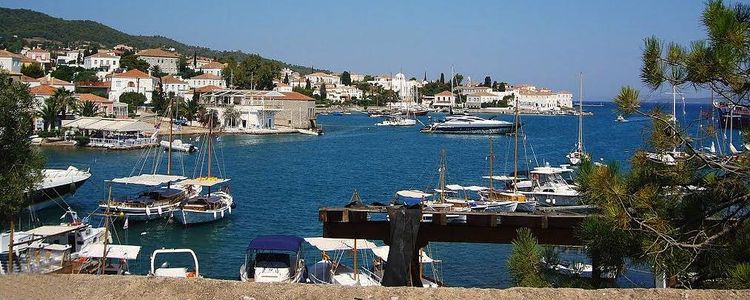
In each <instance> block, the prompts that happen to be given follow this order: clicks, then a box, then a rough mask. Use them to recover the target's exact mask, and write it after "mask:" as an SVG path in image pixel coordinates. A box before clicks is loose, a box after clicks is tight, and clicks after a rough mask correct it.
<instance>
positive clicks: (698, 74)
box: [578, 1, 750, 287]
mask: <svg viewBox="0 0 750 300" xmlns="http://www.w3.org/2000/svg"><path fill="white" fill-rule="evenodd" d="M702 21H703V26H704V27H705V28H706V32H707V33H708V38H707V39H706V40H701V41H696V42H693V43H691V44H690V45H689V47H684V46H682V45H678V44H675V43H664V42H662V41H660V40H658V39H657V38H656V37H649V38H646V39H645V41H644V47H643V55H642V60H643V66H642V68H641V74H640V77H641V79H642V81H643V82H644V83H645V84H646V85H647V86H648V87H649V88H651V89H653V90H657V89H661V88H669V89H670V90H671V89H672V88H673V87H674V88H676V89H679V88H680V87H681V86H685V85H689V86H692V87H694V88H698V89H709V90H712V91H713V92H714V93H715V94H717V95H718V96H719V98H720V99H721V101H722V102H725V103H728V104H730V105H735V106H742V107H748V106H749V105H750V99H749V98H748V97H747V95H748V92H750V77H748V76H747V74H750V30H748V29H749V28H750V6H748V5H747V4H742V3H740V4H737V5H735V6H733V7H732V6H726V5H724V4H723V3H722V2H721V1H709V2H708V3H707V4H706V7H705V10H704V12H703V20H702ZM670 92H671V91H670ZM615 102H616V103H617V104H618V107H619V109H620V110H621V112H623V113H633V114H639V115H643V116H646V117H649V118H650V119H651V120H652V123H653V128H652V132H651V136H650V137H649V140H648V143H647V144H648V147H649V148H650V149H648V150H649V151H651V152H650V153H647V152H645V151H638V152H637V153H636V154H635V155H634V156H633V158H632V160H631V169H630V170H629V171H627V172H623V171H621V170H619V168H617V167H616V166H592V165H589V166H585V165H584V166H582V167H581V169H580V174H579V176H578V184H579V190H580V193H581V195H582V197H583V200H584V201H585V202H586V203H588V204H592V205H595V206H596V207H597V208H599V209H600V211H601V212H602V218H603V219H602V220H601V221H603V222H604V223H602V224H607V226H612V227H611V228H612V229H613V230H617V231H623V232H625V233H626V234H627V235H628V236H631V237H632V241H633V244H634V245H637V247H634V248H635V249H634V250H633V251H632V252H630V253H628V254H627V255H628V256H629V257H631V258H632V259H636V260H640V261H643V262H645V263H647V264H649V265H651V266H653V268H654V270H655V272H656V273H657V274H659V273H662V274H666V276H667V278H668V281H669V283H670V284H676V285H680V286H685V287H717V286H729V284H731V283H732V282H735V283H738V284H739V283H741V282H742V281H743V280H744V279H743V278H748V277H745V275H744V274H746V270H745V267H743V266H742V265H743V264H747V263H750V253H748V251H747V247H748V246H750V242H748V241H750V229H748V227H749V225H748V222H749V221H748V220H747V219H748V218H750V214H748V213H747V211H749V210H750V184H749V183H750V180H749V179H750V165H748V161H749V160H748V157H747V154H740V155H736V156H732V157H729V156H717V155H713V154H708V153H704V152H703V151H702V150H701V149H696V147H694V145H693V141H694V138H693V137H691V136H690V135H689V134H688V131H687V130H686V129H685V128H681V127H680V126H679V125H678V124H675V122H674V121H673V120H674V119H673V118H674V116H672V115H670V114H667V113H664V112H663V111H661V109H658V108H657V109H654V110H651V111H642V110H641V107H640V102H641V101H640V99H639V92H638V91H637V90H635V89H633V88H631V87H623V88H622V89H621V91H620V93H619V95H618V96H617V97H616V98H615ZM673 149H676V150H678V151H683V152H684V153H686V155H684V156H677V157H676V159H674V162H673V163H664V162H663V160H661V159H654V158H653V157H654V155H655V154H654V153H656V155H670V156H671V155H672V154H671V153H672V151H673ZM656 157H657V158H658V157H660V156H656ZM601 233H602V231H598V230H596V231H591V232H588V233H585V232H584V233H582V235H583V236H584V239H586V238H585V237H588V239H590V240H592V241H596V240H597V239H598V238H601V237H596V235H600V234H601ZM600 242H601V241H600ZM600 242H599V243H600ZM613 242H614V240H609V241H608V242H607V243H613ZM743 248H744V249H745V250H739V249H743ZM606 254H608V255H609V254H611V253H606ZM616 254H617V255H613V256H621V255H623V253H616ZM617 261H618V262H619V260H617Z"/></svg>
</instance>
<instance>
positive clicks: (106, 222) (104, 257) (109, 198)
mask: <svg viewBox="0 0 750 300" xmlns="http://www.w3.org/2000/svg"><path fill="white" fill-rule="evenodd" d="M110 203H112V182H110V183H109V195H108V196H107V209H106V210H105V211H104V250H102V261H101V262H100V263H99V265H100V267H101V268H100V269H99V274H104V267H105V266H106V265H107V264H106V262H107V245H108V244H109V224H110V221H109V217H110V209H109V204H110Z"/></svg>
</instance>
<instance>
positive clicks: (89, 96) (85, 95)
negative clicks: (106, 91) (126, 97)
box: [78, 93, 112, 103]
mask: <svg viewBox="0 0 750 300" xmlns="http://www.w3.org/2000/svg"><path fill="white" fill-rule="evenodd" d="M78 99H80V100H81V101H91V102H98V103H101V102H112V101H110V100H109V99H107V98H104V97H100V96H97V95H94V94H90V93H83V94H78Z"/></svg>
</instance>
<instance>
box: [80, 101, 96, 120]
mask: <svg viewBox="0 0 750 300" xmlns="http://www.w3.org/2000/svg"><path fill="white" fill-rule="evenodd" d="M76 114H78V115H79V116H81V117H98V116H101V115H102V112H101V111H99V104H97V103H96V102H94V101H90V100H86V101H81V102H80V103H79V104H78V106H77V107H76Z"/></svg>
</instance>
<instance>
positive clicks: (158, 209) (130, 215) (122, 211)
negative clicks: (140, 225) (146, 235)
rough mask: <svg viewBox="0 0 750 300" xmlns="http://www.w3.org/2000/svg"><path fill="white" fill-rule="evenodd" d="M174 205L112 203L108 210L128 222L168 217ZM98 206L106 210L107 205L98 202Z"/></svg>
mask: <svg viewBox="0 0 750 300" xmlns="http://www.w3.org/2000/svg"><path fill="white" fill-rule="evenodd" d="M176 206H177V204H165V205H158V206H151V207H146V208H143V207H126V206H121V205H116V206H115V205H113V206H109V211H110V212H111V213H112V214H113V215H114V216H116V217H118V219H121V220H122V221H124V220H126V219H127V220H129V222H145V221H151V220H158V219H164V218H167V217H169V216H170V215H171V214H172V211H173V210H174V209H175V207H176ZM99 208H100V209H101V210H102V211H106V209H107V205H106V204H100V205H99Z"/></svg>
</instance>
